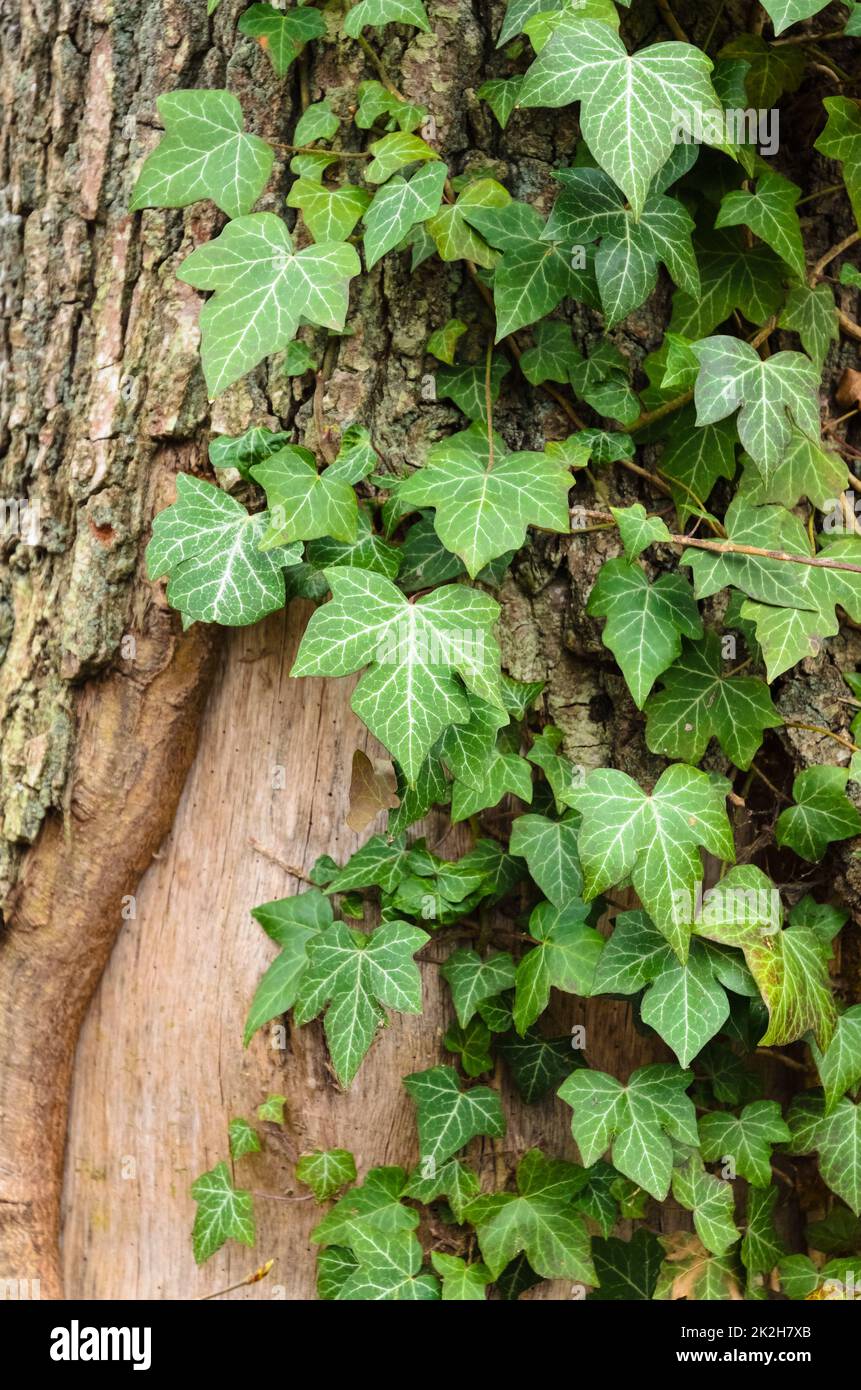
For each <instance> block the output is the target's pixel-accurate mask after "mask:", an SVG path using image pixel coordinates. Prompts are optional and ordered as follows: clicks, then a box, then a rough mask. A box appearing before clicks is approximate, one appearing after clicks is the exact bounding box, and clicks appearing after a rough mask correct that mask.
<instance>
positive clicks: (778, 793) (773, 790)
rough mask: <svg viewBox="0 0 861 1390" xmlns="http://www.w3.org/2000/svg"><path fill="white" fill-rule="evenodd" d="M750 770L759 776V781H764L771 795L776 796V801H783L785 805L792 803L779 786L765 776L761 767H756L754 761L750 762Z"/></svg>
mask: <svg viewBox="0 0 861 1390" xmlns="http://www.w3.org/2000/svg"><path fill="white" fill-rule="evenodd" d="M750 770H751V772H754V773H756V776H757V777H758V778H759V780H760V782H764V783H765V785H766V786H767V787H768V790H769V791H770V792H771V794H772V796H776V797H777V799H778V801H783V802H784V803H785V804H786V805H787V806H791V805H792V802H791V801H790V799H789V797H788V796H787V795H786V793H785V792H782V791H781V790H780V788H779V787H776V786H775V785H774V783H773V782H772V780H771V778H770V777H766V775H765V773H764V772H763V770H762V768H761V767H757V765H756V763H751V765H750Z"/></svg>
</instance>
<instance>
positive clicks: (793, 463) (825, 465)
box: [707, 426, 849, 511]
mask: <svg viewBox="0 0 861 1390" xmlns="http://www.w3.org/2000/svg"><path fill="white" fill-rule="evenodd" d="M707 428H708V427H707ZM848 485H849V479H848V476H847V468H846V464H845V462H844V461H843V459H842V458H841V457H840V455H839V454H835V453H832V452H831V451H830V450H828V449H824V448H823V447H822V445H821V444H819V443H817V442H816V440H813V439H809V438H808V437H807V435H806V434H802V432H801V430H799V429H796V428H795V427H794V426H793V428H792V437H791V439H790V442H789V448H788V449H787V451H786V453H785V454H784V456H783V458H782V459H781V461H780V463H779V464H778V465H777V467H776V468H775V469H774V470H773V471H772V472H771V473H769V475H768V477H767V478H764V477H763V475H762V474H761V473H760V471H759V469H758V468H757V466H756V464H755V463H753V461H752V460H751V461H750V462H749V466H748V465H747V464H746V466H745V470H744V473H743V474H742V478H741V484H740V486H739V495H741V496H743V497H745V498H746V499H747V501H748V502H750V503H751V504H752V505H754V506H762V505H763V503H766V502H780V503H782V504H783V505H784V506H794V505H795V503H796V502H797V501H798V500H799V499H800V498H802V497H808V498H809V499H810V501H811V502H812V503H813V504H814V506H816V507H819V508H820V509H821V510H823V511H825V510H826V509H827V508H828V505H829V503H831V504H833V502H834V499H835V498H837V497H839V496H840V494H841V492H843V490H844V489H845V488H846V487H848Z"/></svg>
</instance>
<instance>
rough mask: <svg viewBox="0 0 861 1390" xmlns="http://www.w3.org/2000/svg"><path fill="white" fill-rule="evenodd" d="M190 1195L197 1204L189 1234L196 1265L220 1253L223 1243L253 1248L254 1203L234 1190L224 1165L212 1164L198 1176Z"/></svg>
mask: <svg viewBox="0 0 861 1390" xmlns="http://www.w3.org/2000/svg"><path fill="white" fill-rule="evenodd" d="M191 1195H192V1197H193V1198H194V1200H195V1201H196V1202H197V1213H196V1215H195V1218H194V1230H193V1231H192V1236H191V1240H192V1248H193V1250H194V1258H195V1261H196V1263H197V1264H199V1265H202V1264H203V1262H204V1260H208V1259H209V1258H210V1256H211V1255H214V1254H215V1252H216V1250H220V1249H221V1247H222V1245H223V1244H224V1242H225V1241H226V1240H238V1241H240V1242H241V1243H242V1244H243V1245H253V1244H254V1241H255V1239H256V1232H255V1228H254V1202H253V1200H252V1197H251V1193H250V1192H245V1191H243V1190H242V1188H238V1187H234V1186H233V1183H232V1182H231V1180H230V1169H229V1168H228V1166H227V1164H226V1163H216V1165H215V1167H214V1168H210V1170H209V1172H208V1173H201V1175H200V1177H199V1178H195V1180H194V1182H193V1183H192V1185H191Z"/></svg>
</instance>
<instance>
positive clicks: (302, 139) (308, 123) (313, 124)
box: [293, 100, 341, 145]
mask: <svg viewBox="0 0 861 1390" xmlns="http://www.w3.org/2000/svg"><path fill="white" fill-rule="evenodd" d="M340 124H341V122H340V121H339V119H338V117H337V116H336V115H335V113H334V111H333V110H332V108H331V106H330V105H329V102H328V100H325V101H315V102H313V103H312V105H311V106H309V107H307V108H306V109H305V110H304V111H303V112H302V115H301V116H300V117H299V119H298V121H297V122H296V129H295V130H294V132H293V139H294V141H295V143H296V144H297V145H311V144H313V143H314V141H315V140H331V139H332V136H333V135H335V133H336V132H337V130H338V127H339V126H340Z"/></svg>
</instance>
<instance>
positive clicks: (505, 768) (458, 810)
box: [451, 749, 532, 825]
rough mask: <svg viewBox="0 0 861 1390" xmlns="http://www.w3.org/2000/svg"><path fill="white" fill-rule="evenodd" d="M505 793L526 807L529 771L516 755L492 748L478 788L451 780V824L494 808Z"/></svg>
mask: <svg viewBox="0 0 861 1390" xmlns="http://www.w3.org/2000/svg"><path fill="white" fill-rule="evenodd" d="M509 793H511V794H512V795H514V796H519V797H520V799H521V800H522V801H525V802H527V804H528V803H529V802H530V801H531V800H532V769H531V768H530V766H529V764H528V762H526V761H525V759H523V758H521V757H519V756H518V755H517V754H516V753H507V752H505V751H504V750H503V749H495V750H494V752H493V753H492V754H491V756H490V760H489V762H488V764H487V768H486V771H485V776H484V780H483V782H482V785H481V786H480V787H475V786H472V785H471V784H470V783H468V782H458V781H455V783H454V785H453V787H452V790H451V821H452V825H456V824H457V823H458V822H459V821H463V820H468V819H469V817H470V816H474V815H477V813H478V812H479V811H483V810H485V809H486V808H487V807H488V806H497V805H498V804H499V802H500V801H501V800H502V798H503V797H504V796H507V795H508V794H509Z"/></svg>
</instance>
